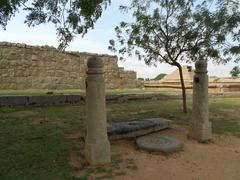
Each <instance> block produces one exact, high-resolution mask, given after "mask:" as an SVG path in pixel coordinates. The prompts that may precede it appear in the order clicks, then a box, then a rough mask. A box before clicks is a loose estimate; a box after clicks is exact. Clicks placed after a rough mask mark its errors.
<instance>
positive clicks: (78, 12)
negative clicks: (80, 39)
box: [0, 0, 110, 49]
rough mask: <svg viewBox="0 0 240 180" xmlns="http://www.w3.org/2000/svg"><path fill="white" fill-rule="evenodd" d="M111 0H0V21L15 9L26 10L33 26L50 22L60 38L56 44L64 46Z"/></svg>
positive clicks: (81, 31) (91, 24)
mask: <svg viewBox="0 0 240 180" xmlns="http://www.w3.org/2000/svg"><path fill="white" fill-rule="evenodd" d="M109 4H110V0H61V1H56V0H34V1H28V0H14V1H13V0H11V1H9V0H2V1H0V25H2V26H3V28H5V27H6V25H7V22H8V21H9V20H10V18H11V17H12V16H14V15H15V14H16V12H18V11H27V12H28V15H27V16H26V20H25V23H26V24H28V25H29V26H36V25H39V24H43V23H52V24H54V25H55V27H56V31H57V35H58V38H59V41H60V45H59V48H60V49H65V48H66V46H67V45H68V44H69V43H70V42H71V41H72V40H73V38H74V36H75V35H78V34H81V35H82V36H84V35H85V34H86V33H87V32H88V30H89V29H91V28H93V27H94V23H95V22H96V21H97V20H98V19H99V17H100V16H101V15H102V12H103V10H104V9H105V8H106V7H107V6H108V5H109Z"/></svg>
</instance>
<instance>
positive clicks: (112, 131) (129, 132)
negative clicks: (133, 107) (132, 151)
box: [107, 118, 171, 140]
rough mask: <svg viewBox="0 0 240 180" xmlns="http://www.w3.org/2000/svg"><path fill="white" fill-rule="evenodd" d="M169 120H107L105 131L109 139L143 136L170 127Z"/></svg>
mask: <svg viewBox="0 0 240 180" xmlns="http://www.w3.org/2000/svg"><path fill="white" fill-rule="evenodd" d="M170 126H171V121H170V120H167V119H164V118H151V119H142V120H138V121H129V122H119V123H115V122H109V123H108V125H107V132H108V137H109V139H111V140H113V139H122V138H133V137H138V136H143V135H146V134H149V133H152V132H156V131H159V130H163V129H167V128H170Z"/></svg>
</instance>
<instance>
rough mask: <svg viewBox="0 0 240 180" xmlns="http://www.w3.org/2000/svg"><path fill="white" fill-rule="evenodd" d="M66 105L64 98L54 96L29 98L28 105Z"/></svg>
mask: <svg viewBox="0 0 240 180" xmlns="http://www.w3.org/2000/svg"><path fill="white" fill-rule="evenodd" d="M65 103H66V96H61V95H54V96H29V99H28V105H30V106H31V105H32V106H33V105H35V106H47V105H59V104H65Z"/></svg>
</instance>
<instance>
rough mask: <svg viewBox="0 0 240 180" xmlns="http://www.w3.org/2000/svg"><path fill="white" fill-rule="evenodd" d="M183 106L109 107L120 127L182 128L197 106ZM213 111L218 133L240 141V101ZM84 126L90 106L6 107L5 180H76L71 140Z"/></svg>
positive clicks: (0, 119)
mask: <svg viewBox="0 0 240 180" xmlns="http://www.w3.org/2000/svg"><path fill="white" fill-rule="evenodd" d="M181 103H182V102H181V101H180V100H169V101H137V102H133V101H132V102H124V103H112V104H108V105H107V117H108V121H115V122H117V121H130V120H137V119H142V118H150V117H151V118H153V117H164V118H168V119H171V120H173V121H174V122H175V123H177V124H188V123H189V120H190V118H191V108H190V107H191V102H190V101H188V107H189V112H188V113H187V114H184V113H182V111H181V105H182V104H181ZM209 110H210V113H209V114H210V120H211V121H212V123H213V131H214V133H219V134H222V133H230V134H232V135H235V136H239V137H240V119H239V115H240V99H239V98H238V99H237V98H232V99H231V98H228V99H227V98H222V99H221V98H216V99H210V101H209ZM84 122H85V106H84V105H66V106H52V107H27V108H26V107H16V108H8V107H4V108H3V107H1V108H0V179H1V180H22V179H24V180H33V179H34V180H44V179H50V180H55V179H56V180H61V179H73V178H72V177H71V175H70V174H71V172H72V171H73V167H71V166H70V165H69V163H68V159H69V154H70V152H71V151H73V150H75V149H77V147H76V146H75V145H74V143H73V142H71V140H69V138H68V137H69V135H71V134H73V133H76V132H78V131H81V130H82V129H83V128H84V124H85V123H84ZM119 174H120V173H119ZM122 174H124V173H123V172H122Z"/></svg>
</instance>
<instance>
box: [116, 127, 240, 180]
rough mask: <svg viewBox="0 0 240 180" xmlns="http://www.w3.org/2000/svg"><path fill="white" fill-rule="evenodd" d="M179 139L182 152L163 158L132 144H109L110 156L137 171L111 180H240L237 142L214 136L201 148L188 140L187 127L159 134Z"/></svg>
mask: <svg viewBox="0 0 240 180" xmlns="http://www.w3.org/2000/svg"><path fill="white" fill-rule="evenodd" d="M159 133H160V134H167V135H171V136H174V137H177V138H179V139H181V140H182V141H183V142H184V150H183V151H182V152H179V153H175V154H172V155H168V156H164V155H161V154H151V153H145V152H140V151H138V149H137V148H136V146H135V143H134V141H127V140H120V141H115V142H112V143H111V148H112V153H113V154H120V155H122V156H123V157H126V158H129V159H133V160H134V162H135V164H136V165H137V170H127V174H126V175H124V176H115V177H113V179H114V180H239V179H240V138H237V137H234V136H231V135H214V137H213V142H212V143H209V144H201V143H198V142H196V141H193V140H189V139H187V127H185V126H174V127H173V128H172V129H169V130H165V131H161V132H159Z"/></svg>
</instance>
